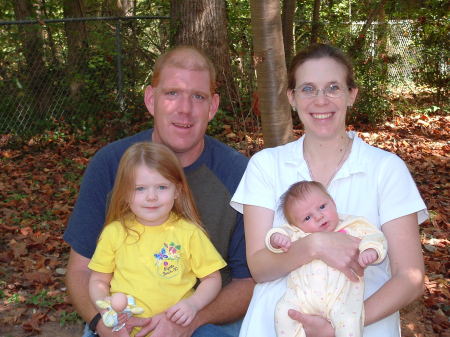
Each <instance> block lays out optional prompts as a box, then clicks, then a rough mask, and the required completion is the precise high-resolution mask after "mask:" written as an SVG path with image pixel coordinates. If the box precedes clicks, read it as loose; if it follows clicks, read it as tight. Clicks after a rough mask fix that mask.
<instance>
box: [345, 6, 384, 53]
mask: <svg viewBox="0 0 450 337" xmlns="http://www.w3.org/2000/svg"><path fill="white" fill-rule="evenodd" d="M386 2H387V0H380V1H378V3H376V4H375V5H374V6H373V9H372V10H371V11H370V13H369V15H368V16H367V20H366V22H365V23H364V25H363V26H362V28H361V31H360V32H359V33H358V35H357V37H356V39H355V41H354V43H353V45H352V46H351V47H350V49H349V55H350V57H351V58H353V59H355V60H356V59H357V57H358V55H359V54H360V53H361V49H362V47H363V45H364V41H365V39H366V34H367V31H368V30H369V27H370V25H371V24H372V22H373V21H374V20H375V18H376V17H377V16H378V15H379V14H380V11H381V10H382V9H383V8H384V6H385V5H386Z"/></svg>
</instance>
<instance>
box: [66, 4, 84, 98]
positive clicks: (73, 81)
mask: <svg viewBox="0 0 450 337" xmlns="http://www.w3.org/2000/svg"><path fill="white" fill-rule="evenodd" d="M63 11H64V17H66V18H81V17H84V16H85V15H84V13H85V10H84V3H83V0H64V2H63ZM64 28H65V32H66V37H67V68H68V70H69V76H70V80H69V83H70V84H69V85H70V94H71V96H72V97H76V96H78V95H79V92H80V89H81V87H82V86H83V84H84V81H83V78H82V76H80V75H81V74H83V73H84V72H85V70H86V69H87V65H86V62H87V55H88V48H89V46H88V35H87V30H86V24H85V22H83V21H79V22H65V23H64Z"/></svg>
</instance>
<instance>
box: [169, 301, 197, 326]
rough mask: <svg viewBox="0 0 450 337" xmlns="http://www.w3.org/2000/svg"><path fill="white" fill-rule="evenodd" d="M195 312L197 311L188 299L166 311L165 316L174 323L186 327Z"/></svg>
mask: <svg viewBox="0 0 450 337" xmlns="http://www.w3.org/2000/svg"><path fill="white" fill-rule="evenodd" d="M197 311H198V309H197V308H196V307H195V305H194V304H193V303H191V301H189V299H184V300H181V301H180V302H178V303H177V304H175V305H174V306H172V307H170V308H169V309H168V310H167V311H166V316H167V318H168V319H170V320H171V321H172V322H174V323H177V324H179V325H182V326H188V325H189V324H190V323H191V322H192V320H193V319H194V317H195V315H196V314H197Z"/></svg>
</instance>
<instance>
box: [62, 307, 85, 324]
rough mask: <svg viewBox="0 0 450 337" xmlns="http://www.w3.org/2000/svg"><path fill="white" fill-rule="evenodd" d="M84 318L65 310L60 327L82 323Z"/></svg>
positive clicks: (74, 312)
mask: <svg viewBox="0 0 450 337" xmlns="http://www.w3.org/2000/svg"><path fill="white" fill-rule="evenodd" d="M82 321H83V320H82V318H81V317H80V316H79V315H78V314H77V312H76V311H72V312H67V311H65V310H63V311H62V312H61V314H60V316H59V325H61V326H65V325H66V324H73V323H78V322H82Z"/></svg>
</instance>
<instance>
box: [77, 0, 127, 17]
mask: <svg viewBox="0 0 450 337" xmlns="http://www.w3.org/2000/svg"><path fill="white" fill-rule="evenodd" d="M68 1H70V0H68ZM74 1H75V0H74ZM132 6H133V3H132V1H131V0H103V3H102V15H104V16H126V15H127V14H129V13H130V12H131V9H132Z"/></svg>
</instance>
